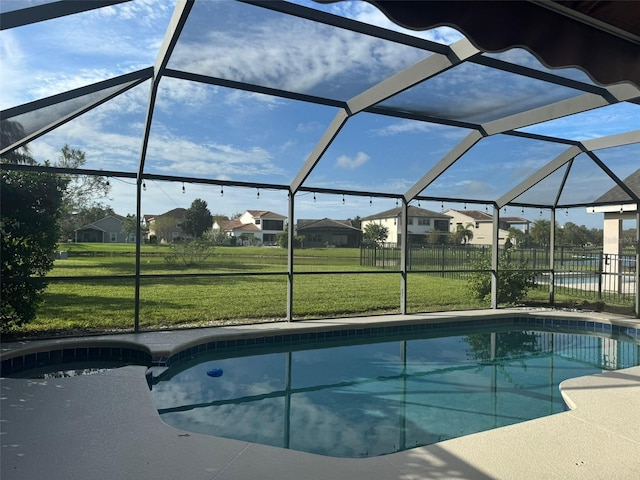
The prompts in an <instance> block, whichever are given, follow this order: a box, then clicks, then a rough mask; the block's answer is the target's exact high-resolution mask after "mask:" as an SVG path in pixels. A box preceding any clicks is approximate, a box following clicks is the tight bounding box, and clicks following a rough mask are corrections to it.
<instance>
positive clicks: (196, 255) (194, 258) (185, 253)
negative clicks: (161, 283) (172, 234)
mask: <svg viewBox="0 0 640 480" xmlns="http://www.w3.org/2000/svg"><path fill="white" fill-rule="evenodd" d="M213 251H214V247H213V244H212V243H211V242H210V241H209V240H207V239H204V238H196V239H194V240H187V241H181V242H173V243H171V244H169V254H168V255H166V256H165V257H164V260H165V262H167V263H168V264H169V265H178V264H182V265H184V266H186V267H190V266H194V265H198V264H200V263H203V262H204V261H205V260H207V259H208V258H209V257H210V256H211V255H213Z"/></svg>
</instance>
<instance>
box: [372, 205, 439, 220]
mask: <svg viewBox="0 0 640 480" xmlns="http://www.w3.org/2000/svg"><path fill="white" fill-rule="evenodd" d="M407 210H408V212H407V213H408V215H409V216H410V217H427V218H442V219H445V218H446V219H447V220H449V218H451V217H449V215H445V214H444V213H437V212H432V211H431V210H427V209H426V208H420V207H414V206H409V207H408V208H407ZM401 214H402V207H395V208H392V209H390V210H385V211H384V212H380V213H375V214H373V215H369V216H368V217H364V218H362V219H361V221H369V220H379V219H383V218H393V217H399V216H400V215H401Z"/></svg>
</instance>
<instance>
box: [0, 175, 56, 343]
mask: <svg viewBox="0 0 640 480" xmlns="http://www.w3.org/2000/svg"><path fill="white" fill-rule="evenodd" d="M1 175H2V181H1V186H0V200H1V204H2V212H1V214H0V227H1V228H0V229H1V231H2V244H1V252H0V258H1V263H2V284H1V287H0V288H1V298H2V302H1V303H0V330H1V331H2V332H7V331H9V330H11V329H12V328H13V327H15V326H19V325H21V324H23V323H27V322H29V321H31V320H33V319H34V318H35V316H36V311H37V307H38V305H39V304H40V303H41V301H42V294H43V293H44V290H45V288H46V286H47V284H46V282H45V281H44V277H45V275H46V274H47V272H49V270H51V268H53V259H54V253H55V251H56V246H57V242H58V238H59V234H60V228H59V219H60V207H61V205H62V201H63V195H64V191H65V187H66V183H65V179H64V178H63V177H61V176H59V175H54V174H49V173H43V172H19V171H13V172H12V171H2V174H1Z"/></svg>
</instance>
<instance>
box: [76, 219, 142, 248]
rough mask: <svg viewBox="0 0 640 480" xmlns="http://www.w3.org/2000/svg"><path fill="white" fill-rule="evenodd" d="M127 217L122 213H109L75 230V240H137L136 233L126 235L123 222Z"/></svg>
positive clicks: (107, 241)
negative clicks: (121, 214) (123, 230)
mask: <svg viewBox="0 0 640 480" xmlns="http://www.w3.org/2000/svg"><path fill="white" fill-rule="evenodd" d="M124 221H125V218H124V217H123V216H120V215H107V216H106V217H104V218H101V219H100V220H97V221H95V222H93V223H90V224H88V225H84V226H82V227H80V228H77V229H75V230H74V240H75V241H76V242H93V243H125V242H132V241H133V242H135V241H136V236H135V233H133V234H131V235H129V238H127V235H125V234H124V233H123V232H122V224H123V222H124Z"/></svg>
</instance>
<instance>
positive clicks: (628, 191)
mask: <svg viewBox="0 0 640 480" xmlns="http://www.w3.org/2000/svg"><path fill="white" fill-rule="evenodd" d="M586 154H587V155H588V156H589V158H591V160H593V161H594V162H595V163H596V165H598V166H599V167H600V168H601V169H602V170H603V171H604V172H605V173H606V174H607V175H608V176H609V178H611V180H613V181H614V182H616V184H617V185H618V187H620V188H621V189H622V191H623V192H624V193H626V194H627V195H629V198H631V200H633V201H634V202H636V203H638V202H640V198H639V197H638V195H636V193H635V192H634V191H633V190H631V188H629V186H628V185H627V184H626V183H624V182H623V181H622V180H620V179H619V178H618V176H617V175H616V174H615V173H613V171H611V169H610V168H609V167H607V166H606V165H605V163H604V162H603V161H602V160H600V158H598V156H597V155H596V154H595V153H593V152H586Z"/></svg>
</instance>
